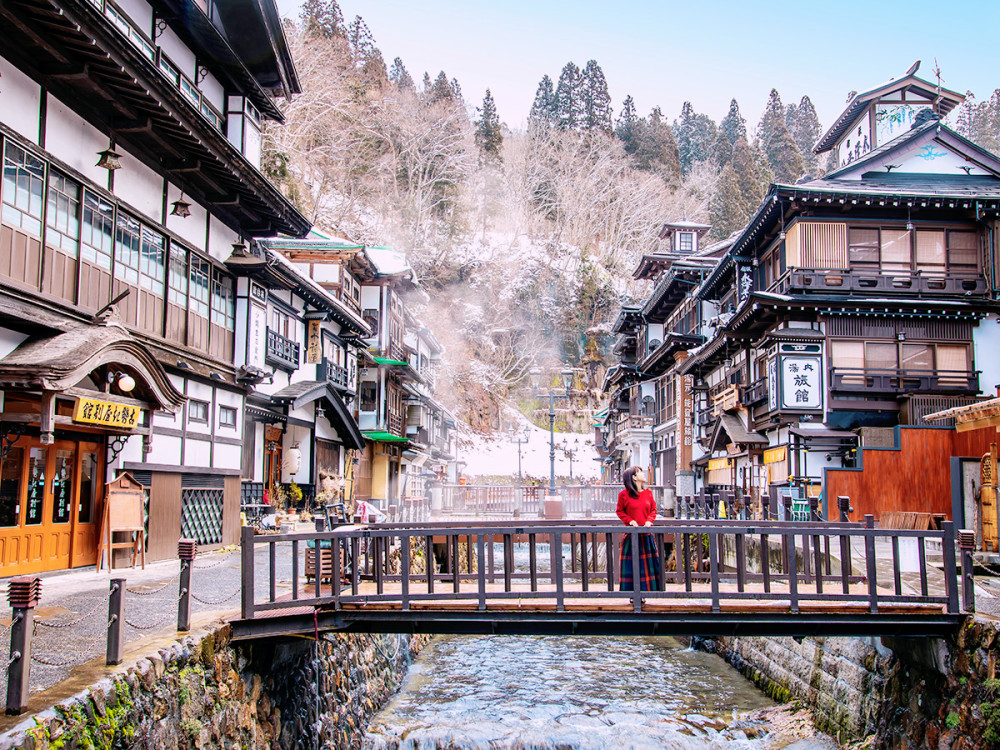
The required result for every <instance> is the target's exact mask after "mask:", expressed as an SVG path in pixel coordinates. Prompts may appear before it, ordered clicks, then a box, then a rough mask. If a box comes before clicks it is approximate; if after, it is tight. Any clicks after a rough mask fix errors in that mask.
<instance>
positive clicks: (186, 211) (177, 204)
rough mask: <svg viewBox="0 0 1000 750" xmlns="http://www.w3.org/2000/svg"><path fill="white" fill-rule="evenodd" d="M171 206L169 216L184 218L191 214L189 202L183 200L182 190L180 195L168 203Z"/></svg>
mask: <svg viewBox="0 0 1000 750" xmlns="http://www.w3.org/2000/svg"><path fill="white" fill-rule="evenodd" d="M170 205H171V206H173V208H172V209H170V215H171V216H179V217H180V218H182V219H186V218H187V217H188V216H190V215H191V204H190V203H188V202H187V201H186V200H184V191H183V190H182V191H181V197H180V198H178V199H177V200H175V201H174V202H173V203H171V204H170Z"/></svg>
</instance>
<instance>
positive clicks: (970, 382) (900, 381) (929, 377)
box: [830, 367, 979, 394]
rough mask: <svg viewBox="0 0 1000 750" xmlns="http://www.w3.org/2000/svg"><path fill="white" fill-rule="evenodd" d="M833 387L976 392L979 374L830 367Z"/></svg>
mask: <svg viewBox="0 0 1000 750" xmlns="http://www.w3.org/2000/svg"><path fill="white" fill-rule="evenodd" d="M830 390H831V391H839V392H845V393H882V394H885V393H892V394H896V393H976V392H978V391H979V373H978V372H967V371H948V370H878V369H857V368H850V367H831V368H830Z"/></svg>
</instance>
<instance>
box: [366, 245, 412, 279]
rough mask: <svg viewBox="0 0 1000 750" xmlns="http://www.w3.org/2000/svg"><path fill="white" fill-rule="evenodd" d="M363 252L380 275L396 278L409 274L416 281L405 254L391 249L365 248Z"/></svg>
mask: <svg viewBox="0 0 1000 750" xmlns="http://www.w3.org/2000/svg"><path fill="white" fill-rule="evenodd" d="M365 252H366V253H367V254H368V257H369V258H370V259H371V262H372V263H373V264H375V268H376V270H377V271H378V272H379V273H380V274H385V275H386V276H396V275H398V274H405V273H410V274H412V279H413V281H416V280H417V275H416V272H414V270H413V267H412V266H411V265H410V261H409V260H407V259H406V253H404V252H401V251H399V250H394V249H393V248H391V247H366V248H365Z"/></svg>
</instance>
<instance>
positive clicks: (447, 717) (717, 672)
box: [364, 636, 837, 750]
mask: <svg viewBox="0 0 1000 750" xmlns="http://www.w3.org/2000/svg"><path fill="white" fill-rule="evenodd" d="M798 714H800V715H801V716H799V717H798V718H796V717H795V716H790V715H789V712H788V711H787V710H782V709H779V708H776V707H775V704H774V703H773V701H771V700H770V699H769V698H767V697H766V696H765V695H763V694H762V693H760V692H759V691H758V690H757V689H756V688H755V687H754V686H753V685H751V684H750V683H749V682H747V681H746V680H745V679H743V677H742V676H740V675H739V674H738V673H737V672H736V671H735V670H734V669H732V667H730V666H729V665H728V664H726V663H725V661H723V660H722V659H721V658H719V657H718V656H715V655H712V654H708V653H704V652H701V651H696V650H692V649H689V648H685V647H684V646H683V645H682V644H681V643H680V642H679V641H677V640H675V639H673V638H665V637H655V638H654V637H650V638H642V637H551V636H449V637H439V638H437V639H435V640H434V641H433V642H432V643H431V644H430V645H429V646H427V648H425V649H424V651H423V652H422V653H421V654H420V655H419V656H418V657H417V659H416V660H415V662H414V664H413V665H412V667H411V669H410V671H409V674H408V676H407V679H406V681H405V683H404V684H403V686H402V689H401V690H400V692H399V693H398V694H397V695H396V696H395V697H394V698H393V699H392V700H391V701H390V703H389V704H388V705H387V706H386V707H385V709H383V710H382V711H381V712H380V713H379V714H377V715H376V717H375V718H374V720H373V721H372V723H371V725H370V726H369V729H368V733H367V735H366V737H365V744H364V747H365V748H368V749H369V750H404V749H407V748H413V749H414V750H436V749H437V748H448V749H451V748H455V749H456V750H457V749H459V748H461V749H463V750H464V749H465V748H468V749H470V750H480V749H482V750H499V749H500V748H512V749H514V750H534V749H536V748H537V749H538V750H576V749H579V750H606V749H607V750H610V749H611V748H616V749H617V748H677V749H678V750H682V749H683V750H693V749H694V748H699V749H701V748H706V749H715V748H718V749H719V750H737V749H746V750H774V749H775V748H783V747H789V748H794V749H795V750H831V749H832V748H836V747H837V745H836V743H834V742H832V740H830V739H829V738H828V737H825V736H820V735H816V734H814V732H813V730H812V728H811V721H809V720H808V714H807V712H805V711H799V712H798ZM796 722H798V723H800V724H801V725H802V726H801V727H794V726H793V727H789V725H791V724H795V723H796ZM779 725H783V728H782V729H780V731H779V729H778V726H779Z"/></svg>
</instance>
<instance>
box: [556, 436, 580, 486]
mask: <svg viewBox="0 0 1000 750" xmlns="http://www.w3.org/2000/svg"><path fill="white" fill-rule="evenodd" d="M559 447H560V448H562V452H563V453H565V454H566V458H568V459H569V481H570V482H572V481H573V456H575V455H576V454H577V453H579V452H580V438H576V440H574V441H573V447H572V448H570V447H569V441H568V440H563V443H562V445H560V446H559Z"/></svg>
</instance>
